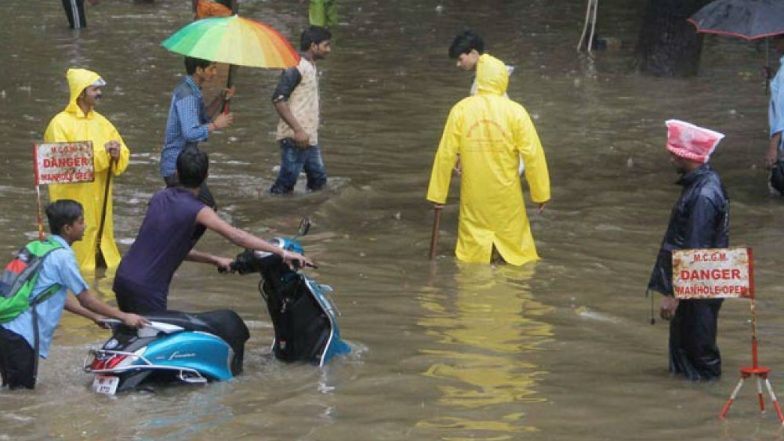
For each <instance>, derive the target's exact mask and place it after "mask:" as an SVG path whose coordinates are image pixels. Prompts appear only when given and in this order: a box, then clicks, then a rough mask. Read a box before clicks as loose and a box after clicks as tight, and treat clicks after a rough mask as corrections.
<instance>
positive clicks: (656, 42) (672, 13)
mask: <svg viewBox="0 0 784 441" xmlns="http://www.w3.org/2000/svg"><path fill="white" fill-rule="evenodd" d="M709 1H710V0H648V6H647V7H646V9H645V17H644V19H643V24H642V27H641V29H640V37H639V41H638V44H637V65H638V68H639V69H640V71H641V72H643V73H647V74H651V75H656V76H668V77H687V76H694V75H697V71H698V69H699V66H700V52H701V51H702V34H698V33H697V32H696V30H695V27H694V26H693V25H692V24H691V23H689V22H688V21H686V19H687V18H689V17H690V16H691V15H693V14H694V13H695V12H697V11H698V10H699V9H700V8H701V7H702V6H704V5H706V4H707V3H709Z"/></svg>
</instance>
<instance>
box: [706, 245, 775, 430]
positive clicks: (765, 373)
mask: <svg viewBox="0 0 784 441" xmlns="http://www.w3.org/2000/svg"><path fill="white" fill-rule="evenodd" d="M748 252H749V281H750V286H749V298H750V300H751V366H746V367H742V368H740V380H738V384H737V385H736V386H735V389H733V391H732V394H731V395H730V398H729V399H728V400H727V402H726V403H724V407H722V408H721V413H720V414H719V418H721V419H724V418H725V417H726V416H727V413H729V411H730V406H732V403H733V402H734V401H735V398H736V397H737V396H738V392H740V389H741V387H743V383H744V382H745V381H746V379H749V378H751V377H754V379H755V380H756V382H757V400H758V401H759V407H760V411H761V412H764V411H765V398H764V397H763V393H762V383H765V389H766V390H767V391H768V395H770V400H771V402H772V403H773V408H774V409H776V415H778V418H779V421H780V422H781V423H782V424H784V414H782V412H781V406H780V405H779V402H778V400H777V399H776V394H775V393H773V386H772V385H771V383H770V378H768V377H769V375H770V368H768V367H765V366H760V365H759V355H758V352H757V346H758V343H757V311H756V305H755V303H754V297H755V295H754V277H753V275H752V274H753V273H752V272H753V268H754V263H753V260H752V254H751V249H749V251H748Z"/></svg>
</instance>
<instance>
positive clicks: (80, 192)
mask: <svg viewBox="0 0 784 441" xmlns="http://www.w3.org/2000/svg"><path fill="white" fill-rule="evenodd" d="M66 77H67V79H68V87H69V89H70V91H71V98H70V100H69V101H68V105H67V106H66V107H65V110H63V111H62V112H60V113H58V114H57V115H55V117H54V118H52V120H51V121H50V122H49V126H48V127H47V128H46V133H44V141H45V142H77V141H91V142H92V144H93V149H94V153H93V157H94V159H95V180H93V182H81V183H75V184H54V185H50V186H49V200H50V201H52V202H54V201H57V200H60V199H73V200H75V201H77V202H79V203H80V204H81V205H82V207H83V208H84V223H85V225H86V230H85V233H84V238H83V239H82V240H81V241H79V242H76V243H74V244H73V250H74V253H75V254H76V260H77V262H79V267H80V268H81V270H82V271H94V270H95V268H96V266H105V267H106V268H108V269H114V268H116V267H117V265H118V264H119V263H120V252H119V250H118V249H117V244H115V243H114V222H113V221H112V182H111V177H112V176H119V175H120V174H122V173H123V172H125V169H126V168H127V167H128V159H129V157H130V151H129V150H128V147H126V145H125V142H123V140H122V137H120V134H119V133H118V132H117V129H116V128H115V127H114V125H112V123H110V122H109V120H108V119H106V118H105V117H104V116H103V115H101V114H100V113H98V112H96V111H95V105H96V103H98V101H99V100H100V99H101V97H102V96H103V87H104V86H105V85H106V82H105V81H104V80H103V78H101V77H100V76H99V75H98V74H97V73H95V72H92V71H89V70H86V69H68V72H67V74H66ZM101 264H102V265H101Z"/></svg>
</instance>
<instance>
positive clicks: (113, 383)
mask: <svg viewBox="0 0 784 441" xmlns="http://www.w3.org/2000/svg"><path fill="white" fill-rule="evenodd" d="M119 384H120V377H115V376H113V375H96V376H95V378H94V379H93V392H96V393H99V394H106V395H114V394H115V393H117V385H119Z"/></svg>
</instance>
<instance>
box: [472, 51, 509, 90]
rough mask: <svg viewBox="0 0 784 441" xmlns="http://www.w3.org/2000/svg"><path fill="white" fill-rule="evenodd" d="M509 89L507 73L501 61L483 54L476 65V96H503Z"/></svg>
mask: <svg viewBox="0 0 784 441" xmlns="http://www.w3.org/2000/svg"><path fill="white" fill-rule="evenodd" d="M507 87H509V71H508V69H507V68H506V65H505V64H504V63H503V61H501V60H499V59H498V58H495V57H493V56H492V55H488V54H483V55H482V56H481V57H479V61H478V62H477V63H476V91H477V94H478V95H482V94H491V95H503V94H505V93H506V88H507Z"/></svg>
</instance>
